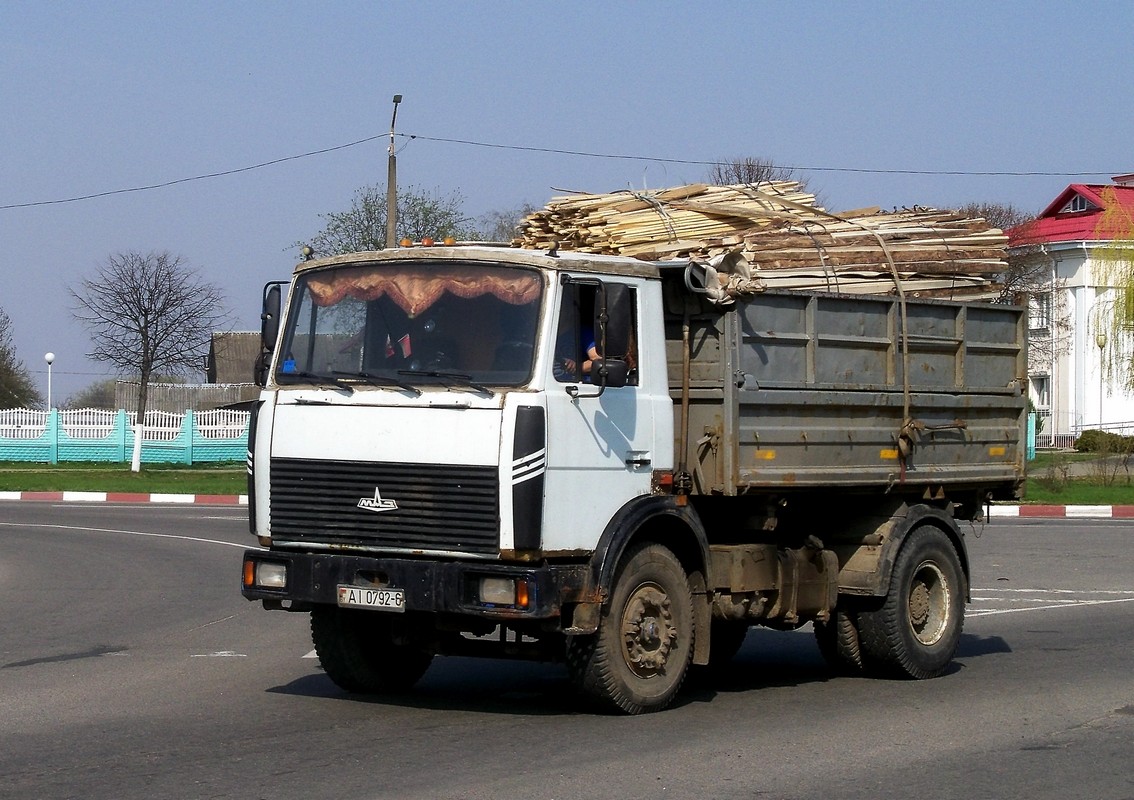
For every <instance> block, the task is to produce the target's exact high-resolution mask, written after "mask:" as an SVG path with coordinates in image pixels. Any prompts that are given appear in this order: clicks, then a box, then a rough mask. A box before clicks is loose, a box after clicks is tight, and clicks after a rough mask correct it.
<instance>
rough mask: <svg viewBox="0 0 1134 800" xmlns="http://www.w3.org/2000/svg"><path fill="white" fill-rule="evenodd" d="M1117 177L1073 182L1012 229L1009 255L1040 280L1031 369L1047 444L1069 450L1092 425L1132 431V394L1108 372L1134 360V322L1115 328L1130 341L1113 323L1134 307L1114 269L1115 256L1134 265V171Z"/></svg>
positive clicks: (1032, 320)
mask: <svg viewBox="0 0 1134 800" xmlns="http://www.w3.org/2000/svg"><path fill="white" fill-rule="evenodd" d="M1113 180H1114V183H1112V184H1087V183H1073V184H1071V185H1070V186H1068V187H1067V188H1066V189H1064V190H1063V191H1062V192H1061V193H1060V194H1059V195H1058V196H1057V197H1056V198H1055V199H1054V200H1052V202H1051V203H1050V204H1049V205H1048V206H1047V207H1046V208H1045V209H1044V210H1043V211H1042V212H1040V214H1039V216H1037V217H1036V218H1035V219H1034V220H1032V221H1030V222H1027V223H1024V224H1023V225H1019V226H1017V227H1015V228H1011V229H1009V230H1008V231H1007V233H1008V236H1009V247H1010V249H1011V251H1012V252H1013V253H1014V254H1016V255H1017V256H1020V257H1024V258H1027V259H1028V260H1029V262H1030V263H1032V264H1033V265H1035V273H1034V274H1035V275H1038V276H1040V278H1041V279H1040V280H1036V279H1034V278H1033V279H1032V280H1030V281H1029V283H1030V284H1031V285H1032V287H1033V290H1032V294H1031V298H1030V305H1031V314H1030V324H1029V328H1030V331H1029V335H1030V339H1031V347H1030V350H1029V364H1028V377H1029V392H1030V396H1031V398H1032V402H1033V404H1034V405H1035V407H1036V409H1037V411H1038V412H1039V414H1040V417H1041V419H1042V421H1043V425H1042V430H1041V431H1040V434H1039V435H1038V437H1037V441H1038V443H1039V444H1040V445H1041V446H1043V445H1057V446H1059V445H1070V444H1072V443H1073V442H1074V440H1075V439H1076V438H1077V437H1078V434H1079V433H1080V432H1081V431H1083V430H1088V429H1098V428H1102V429H1105V430H1113V431H1116V432H1123V433H1128V434H1129V433H1134V393H1131V392H1130V391H1129V390H1128V389H1126V388H1125V386H1124V385H1123V382H1122V376H1121V375H1118V374H1117V373H1116V371H1115V370H1113V369H1110V370H1108V369H1107V368H1106V365H1108V364H1116V363H1130V359H1131V358H1132V357H1134V318H1132V320H1131V322H1132V324H1131V325H1129V326H1118V327H1117V330H1119V331H1129V333H1127V334H1124V335H1115V332H1114V331H1115V330H1116V328H1115V326H1114V325H1113V323H1112V319H1113V315H1114V314H1115V313H1122V314H1125V315H1127V316H1129V314H1130V311H1129V309H1132V308H1134V304H1129V303H1127V302H1126V297H1127V293H1128V292H1129V291H1130V290H1129V288H1128V287H1126V286H1125V282H1124V281H1123V280H1122V279H1120V278H1119V277H1117V276H1116V272H1117V271H1118V270H1116V269H1115V263H1116V261H1115V254H1116V253H1118V254H1120V255H1122V260H1123V261H1129V262H1132V263H1134V174H1131V175H1118V176H1115V177H1114V179H1113ZM1124 251H1129V253H1130V255H1129V258H1127V257H1126V256H1125V255H1123V253H1124ZM1126 271H1127V272H1129V271H1130V270H1129V269H1127V270H1126ZM1037 285H1041V286H1046V289H1040V290H1038V291H1036V290H1035V286H1037ZM1120 293H1122V294H1120Z"/></svg>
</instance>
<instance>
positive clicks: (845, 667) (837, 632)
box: [814, 608, 863, 675]
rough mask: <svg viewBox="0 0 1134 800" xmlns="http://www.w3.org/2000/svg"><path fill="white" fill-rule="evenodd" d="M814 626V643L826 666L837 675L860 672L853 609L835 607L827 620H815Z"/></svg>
mask: <svg viewBox="0 0 1134 800" xmlns="http://www.w3.org/2000/svg"><path fill="white" fill-rule="evenodd" d="M814 627H815V643H816V644H817V645H819V653H820V654H821V655H822V656H823V660H824V661H826V662H827V666H829V667H830V668H831V669H832V670H833V671H834V672H836V673H837V674H839V675H860V674H862V672H863V666H862V644H861V642H860V639H859V633H858V615H857V613H856V612H855V611H852V610H851V609H848V608H839V609H836V610H835V613H834V614H833V615H832V617H831V619H830V620H829V621H827V622H820V621H818V620H816V622H815V624H814Z"/></svg>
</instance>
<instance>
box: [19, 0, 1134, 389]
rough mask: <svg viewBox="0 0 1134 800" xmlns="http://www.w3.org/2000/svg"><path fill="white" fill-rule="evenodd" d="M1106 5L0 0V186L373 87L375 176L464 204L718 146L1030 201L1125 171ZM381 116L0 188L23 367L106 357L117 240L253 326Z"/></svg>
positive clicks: (89, 365)
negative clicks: (86, 318)
mask: <svg viewBox="0 0 1134 800" xmlns="http://www.w3.org/2000/svg"><path fill="white" fill-rule="evenodd" d="M1132 23H1134V4H1130V3H1127V2H1113V3H1103V2H1084V3H1074V4H1072V3H1059V2H964V3H933V4H929V3H869V2H867V3H862V2H859V3H782V2H781V3H762V2H749V3H741V2H735V3H723V2H699V3H662V2H655V3H647V2H627V3H615V2H605V3H599V2H587V1H586V0H583V1H577V2H572V3H570V4H563V3H548V2H525V3H518V2H515V3H513V2H464V3H459V2H428V0H419V2H402V1H401V0H387V1H386V2H368V3H363V2H351V3H347V2H339V3H334V2H320V3H305V2H272V3H269V2H259V3H253V2H243V3H242V2H224V3H220V2H216V3H205V2H183V3H172V2H170V3H157V2H152V3H132V2H100V3H78V2H67V3H64V2H43V1H42V0H38V1H37V2H23V1H22V0H0V99H2V101H3V114H2V115H0V206H20V205H23V204H28V203H44V202H46V201H56V200H65V199H68V198H73V197H78V196H83V195H88V194H96V193H101V192H107V191H113V190H118V189H127V188H133V187H138V186H147V185H152V184H158V183H164V182H168V181H175V180H179V179H182V178H189V177H193V176H198V175H203V174H208V173H215V172H221V171H226V170H234V169H240V168H243V167H248V166H252V165H256V164H260V163H263V162H266V161H271V160H275V159H283V158H287V157H289V156H295V155H299V154H303V153H308V152H311V151H315V150H321V149H324V148H330V147H335V146H337V145H343V144H347V143H350V142H354V141H358V140H361V139H366V138H368V137H372V136H375V135H380V134H383V133H385V132H387V131H388V129H389V124H390V111H391V98H392V96H393V95H394V94H401V95H403V97H404V100H403V103H402V105H401V108H400V110H399V112H398V125H397V127H398V131H399V132H400V133H403V134H406V135H414V136H416V137H419V138H414V139H409V138H403V137H399V139H398V147H399V151H398V177H399V183H401V184H403V185H405V184H412V185H414V186H416V187H419V188H424V189H430V190H439V191H440V192H443V193H452V192H459V193H460V195H461V196H462V197H463V198H464V200H465V209H466V211H467V212H468V213H469V214H470V215H472V216H479V215H481V214H484V213H486V212H488V211H492V210H498V209H510V208H515V207H517V206H519V205H520V204H522V203H532V204H535V205H542V204H543V203H544V202H546V201H547V199H548V198H549V197H551V196H552V195H553V194H555V191H554V189H553V188H552V187H555V188H558V189H578V190H587V191H612V190H617V189H624V188H627V187H635V188H642V187H647V188H660V187H664V186H671V185H676V184H682V183H688V182H695V181H699V180H702V179H704V178H705V176H706V172H707V167H706V166H705V165H704V163H702V162H707V161H712V160H714V159H719V158H727V157H739V156H754V157H760V158H765V159H770V160H772V161H774V162H775V163H777V164H781V165H785V166H791V167H796V168H798V171H799V173H800V174H801V175H802V176H804V177H806V178H807V179H808V180H809V182H810V185H811V187H812V188H813V189H814V190H817V191H818V192H819V193H820V194H821V196H822V198H823V200H824V201H825V203H826V205H827V207H829V208H832V209H834V210H839V209H849V208H857V207H861V206H866V205H881V206H884V207H891V206H907V205H914V204H919V205H934V206H938V207H948V206H955V205H959V204H962V203H966V202H970V201H988V202H1001V203H1011V204H1013V205H1015V206H1017V207H1019V208H1021V209H1023V210H1029V211H1036V210H1039V209H1040V208H1042V207H1043V206H1044V205H1046V204H1047V203H1048V202H1049V201H1050V200H1051V199H1053V198H1054V196H1055V195H1056V194H1058V192H1059V191H1060V190H1061V189H1062V188H1063V187H1064V186H1066V185H1067V184H1068V183H1071V182H1076V181H1094V182H1098V181H1107V180H1109V178H1110V176H1111V175H1117V174H1120V173H1127V172H1134V153H1132V152H1131V147H1130V144H1131V141H1132V134H1134V81H1132V80H1131V76H1132V75H1134V64H1132V59H1131V57H1130V55H1129V53H1130V50H1129V35H1130V32H1131V30H1132V29H1134V24H1132ZM435 139H459V140H468V141H475V142H482V143H486V144H493V145H506V146H512V147H519V148H545V149H549V150H571V151H583V152H588V153H598V154H619V155H630V156H638V157H641V158H637V159H620V158H593V157H584V156H577V155H565V154H556V153H549V152H539V151H535V150H516V149H504V148H497V147H478V146H472V145H465V144H456V143H447V142H438V141H432V140H435ZM386 142H387V140H385V139H382V138H380V139H378V140H375V141H371V142H369V143H367V144H361V145H357V146H354V147H348V148H343V149H340V150H336V151H334V152H330V153H325V154H322V155H317V156H310V157H306V158H298V159H293V160H288V161H285V162H283V163H279V164H275V165H273V166H268V167H263V168H260V169H255V170H249V171H245V172H240V173H237V174H233V175H228V176H224V177H217V178H212V179H207V180H197V181H190V182H185V183H179V184H177V185H174V186H169V187H166V188H161V189H153V190H149V191H138V192H129V193H124V194H115V195H111V196H107V197H101V198H97V199H90V200H83V201H76V202H67V203H51V204H46V205H34V206H27V207H16V208H0V274H2V275H3V284H2V285H3V289H2V290H0V308H3V309H4V310H5V311H6V312H7V313H8V315H9V316H10V317H11V318H12V321H13V333H14V341H15V344H16V347H17V351H18V354H19V357H20V358H21V359H23V361H24V362H25V364H26V365H27V367H28V368H29V370H31V372H32V373H33V376H34V377H35V378H36V380H37V381H38V382H39V385H40V386H41V387H42V388H43V390H44V391H45V390H46V378H47V369H46V364H45V362H44V360H43V354H44V353H46V352H47V351H49V350H50V351H54V352H55V353H56V362H55V365H54V367H53V384H54V386H53V399H54V400H55V401H56V402H57V403H58V402H60V401H62V400H63V399H65V398H66V397H67V396H68V395H69V394H72V393H74V392H76V391H78V390H80V389H82V388H83V387H84V386H86V385H88V384H89V383H91V382H92V381H94V380H97V379H99V378H100V377H102V376H104V375H107V374H108V372H107V370H106V369H105V368H104V367H103V366H101V365H99V364H96V363H93V362H91V361H89V360H87V359H86V358H85V356H84V353H86V352H87V351H88V350H89V349H90V342H89V340H88V338H87V336H86V333H85V331H84V330H83V329H82V328H81V327H80V326H79V325H78V323H77V322H75V321H74V319H73V317H72V314H71V310H70V300H69V297H68V294H67V289H68V287H70V286H73V285H75V284H76V283H77V282H78V280H80V279H81V278H82V277H83V276H88V275H90V274H91V273H92V272H93V271H94V269H95V268H97V266H98V265H99V264H100V263H101V262H102V261H104V260H105V259H106V257H107V256H108V255H110V254H111V253H115V252H120V251H126V250H140V251H149V250H169V251H171V252H173V253H176V254H178V255H180V256H182V257H183V258H184V259H185V260H186V261H187V262H188V263H190V264H191V265H193V266H194V267H196V268H197V269H199V270H200V272H201V273H202V274H203V275H204V276H205V277H206V278H208V279H209V280H211V281H213V282H215V283H217V284H218V285H219V286H220V287H221V288H222V289H223V291H224V292H225V294H226V296H227V298H228V305H229V307H230V309H231V311H232V312H233V319H234V323H235V326H236V328H237V329H243V330H250V329H252V328H254V327H255V326H256V325H257V324H258V323H257V317H258V306H259V294H260V289H261V287H262V285H263V284H264V282H265V281H269V280H274V279H277V278H281V277H286V275H287V274H288V273H289V271H290V269H291V266H292V263H293V260H294V258H295V250H294V248H293V247H291V245H292V243H294V242H295V241H297V240H301V239H304V238H307V237H309V236H311V235H312V234H314V233H315V232H317V231H318V230H319V228H320V227H321V225H320V219H319V214H320V213H325V212H328V211H335V210H341V209H344V208H346V207H347V206H348V205H349V203H350V199H351V196H352V194H353V192H354V190H355V189H357V188H358V187H360V186H363V185H367V184H374V183H382V182H384V180H385V174H386V172H385V170H386ZM649 159H667V160H668V161H660V160H653V161H651V160H649ZM934 173H964V174H934ZM980 173H1047V174H1038V175H1035V174H1033V175H1008V174H980Z"/></svg>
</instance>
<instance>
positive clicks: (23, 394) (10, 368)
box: [0, 308, 43, 408]
mask: <svg viewBox="0 0 1134 800" xmlns="http://www.w3.org/2000/svg"><path fill="white" fill-rule="evenodd" d="M42 402H43V397H42V395H40V393H39V390H38V389H36V388H35V384H34V383H32V379H31V375H29V374H28V370H27V367H25V366H24V362H23V361H21V360H20V359H19V358H17V357H16V348H15V347H14V346H13V345H12V320H11V319H10V318H9V317H8V315H7V314H5V313H4V309H2V308H0V408H31V407H33V406H38V405H39V404H40V403H42Z"/></svg>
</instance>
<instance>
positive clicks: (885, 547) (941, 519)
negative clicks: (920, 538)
mask: <svg viewBox="0 0 1134 800" xmlns="http://www.w3.org/2000/svg"><path fill="white" fill-rule="evenodd" d="M894 519H895V527H894V530H893V531H892V532H891V533H890V535H888V536H886V538H885V540H884V541H883V542H882V552H881V553H880V554H879V556H878V571H877V576H878V579H877V583H876V584H875V585H874V587H873V591H872V592H871V594H873V595H874V596H876V597H881V596H883V595H885V594H886V592H887V590H888V588H889V586H890V573H891V572H892V571H893V568H894V562H895V561H897V559H898V552H899V551H900V550H901V549H902V545H903V544H904V543H905V541H906V537H907V536H908V535H909V534H910V531H912V530H913V529H914V528H917V527H919V526H921V525H932V526H933V527H935V528H938V529H939V530H941V532H942V533H944V534H945V535H946V536H948V537H949V539H950V541H952V543H953V546H954V547H955V548H957V556H958V557H959V558H960V560H961V569H962V570H963V571H964V573H965V583H966V584H969V583H971V574H970V571H969V550H968V547H967V545H966V544H965V537H964V534H962V533H961V530H960V528H958V527H957V521H956V520H954V519H953V517H952V516H951V515H949V514H948V513H947V512H946V511H945V510H944V509H940V508H935V507H933V506H928V505H923V504H918V505H913V506H908V507H906V514H905V516H904V517H901V516H898V515H895V518H894ZM855 593H856V594H857V593H858V592H855ZM965 599H966V600H968V599H969V598H968V597H966V598H965Z"/></svg>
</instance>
